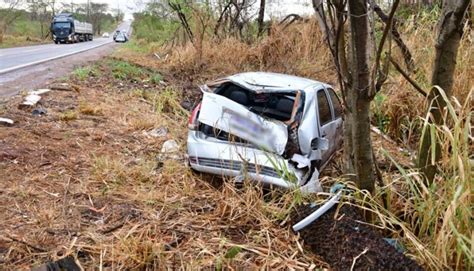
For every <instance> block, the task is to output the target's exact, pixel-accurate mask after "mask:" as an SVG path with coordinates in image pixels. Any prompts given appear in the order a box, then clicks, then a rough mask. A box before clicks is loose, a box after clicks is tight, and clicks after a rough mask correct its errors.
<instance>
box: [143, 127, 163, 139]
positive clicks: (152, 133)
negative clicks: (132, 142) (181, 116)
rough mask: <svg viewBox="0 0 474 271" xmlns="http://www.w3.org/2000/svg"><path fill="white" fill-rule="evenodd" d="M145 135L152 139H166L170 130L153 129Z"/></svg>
mask: <svg viewBox="0 0 474 271" xmlns="http://www.w3.org/2000/svg"><path fill="white" fill-rule="evenodd" d="M143 133H144V134H145V135H147V136H151V137H164V136H166V135H167V134H168V129H167V128H166V127H163V126H161V127H158V128H155V129H152V130H150V131H148V132H146V131H144V132H143Z"/></svg>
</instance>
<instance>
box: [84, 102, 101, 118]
mask: <svg viewBox="0 0 474 271" xmlns="http://www.w3.org/2000/svg"><path fill="white" fill-rule="evenodd" d="M79 112H80V113H81V114H84V115H91V116H100V115H102V108H100V107H99V106H94V105H92V104H90V103H88V102H86V101H81V102H79Z"/></svg>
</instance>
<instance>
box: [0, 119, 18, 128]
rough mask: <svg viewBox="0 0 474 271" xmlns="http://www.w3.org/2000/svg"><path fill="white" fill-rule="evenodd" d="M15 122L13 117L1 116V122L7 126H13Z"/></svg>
mask: <svg viewBox="0 0 474 271" xmlns="http://www.w3.org/2000/svg"><path fill="white" fill-rule="evenodd" d="M14 123H15V122H14V121H13V120H11V119H7V118H0V124H2V125H5V126H12V125H13V124H14Z"/></svg>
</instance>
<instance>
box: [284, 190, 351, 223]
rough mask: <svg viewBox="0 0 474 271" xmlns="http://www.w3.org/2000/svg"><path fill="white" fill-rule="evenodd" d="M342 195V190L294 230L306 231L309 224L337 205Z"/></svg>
mask: <svg viewBox="0 0 474 271" xmlns="http://www.w3.org/2000/svg"><path fill="white" fill-rule="evenodd" d="M341 195H342V190H339V192H337V194H336V195H334V196H333V197H332V198H330V199H329V200H328V201H327V202H326V203H324V204H323V206H321V207H319V208H318V209H317V210H316V211H314V212H313V213H311V214H310V215H309V216H307V217H305V218H304V219H303V220H301V221H300V222H298V223H296V224H295V225H293V227H292V228H293V230H294V231H300V230H302V229H304V228H305V227H306V226H308V225H309V224H311V223H312V222H313V221H315V220H316V219H318V218H319V217H320V216H322V215H323V214H324V213H326V212H327V211H328V210H329V209H331V208H332V207H333V206H334V205H336V203H338V202H339V199H340V198H341Z"/></svg>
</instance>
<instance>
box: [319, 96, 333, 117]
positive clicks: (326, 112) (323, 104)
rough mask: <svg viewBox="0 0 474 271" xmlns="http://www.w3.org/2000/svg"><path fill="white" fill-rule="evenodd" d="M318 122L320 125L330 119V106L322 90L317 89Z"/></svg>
mask: <svg viewBox="0 0 474 271" xmlns="http://www.w3.org/2000/svg"><path fill="white" fill-rule="evenodd" d="M318 108H319V123H320V125H321V126H323V125H324V124H326V123H328V122H330V121H331V120H332V116H331V108H330V106H329V101H328V98H327V96H326V93H325V92H324V90H320V91H318Z"/></svg>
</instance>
